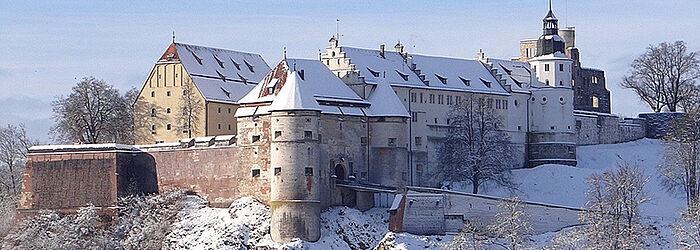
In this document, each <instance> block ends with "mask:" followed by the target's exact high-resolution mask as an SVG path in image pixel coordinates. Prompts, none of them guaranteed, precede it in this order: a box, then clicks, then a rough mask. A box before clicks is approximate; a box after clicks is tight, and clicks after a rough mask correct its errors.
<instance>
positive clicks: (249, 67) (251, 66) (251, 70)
mask: <svg viewBox="0 0 700 250" xmlns="http://www.w3.org/2000/svg"><path fill="white" fill-rule="evenodd" d="M243 62H244V63H245V65H246V66H248V70H250V72H253V73H255V69H254V68H253V65H250V63H248V61H246V60H245V59H244V60H243Z"/></svg>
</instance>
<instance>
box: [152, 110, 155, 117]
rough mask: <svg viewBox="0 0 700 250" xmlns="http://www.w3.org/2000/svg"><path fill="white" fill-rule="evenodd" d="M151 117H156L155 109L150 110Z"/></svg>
mask: <svg viewBox="0 0 700 250" xmlns="http://www.w3.org/2000/svg"><path fill="white" fill-rule="evenodd" d="M151 117H156V109H151Z"/></svg>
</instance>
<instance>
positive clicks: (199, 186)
mask: <svg viewBox="0 0 700 250" xmlns="http://www.w3.org/2000/svg"><path fill="white" fill-rule="evenodd" d="M247 151H250V150H246V149H243V150H242V149H240V148H238V147H217V148H191V149H178V150H168V151H152V152H149V154H150V155H152V156H153V158H154V160H155V164H156V172H157V176H158V177H157V179H158V188H159V189H160V190H167V189H172V188H185V189H188V190H191V191H193V192H195V193H197V194H198V195H200V196H201V197H202V198H204V199H206V200H208V201H209V202H210V203H211V204H212V205H214V206H228V205H229V204H230V203H231V202H232V201H233V200H235V199H237V198H240V197H243V196H250V197H254V198H256V199H258V200H260V201H263V202H268V201H269V200H270V194H269V192H270V184H269V182H268V181H267V179H266V178H264V177H262V176H264V173H261V177H257V178H253V177H252V176H251V169H250V167H249V166H247V164H245V163H246V162H247V161H248V160H244V159H243V158H245V157H242V156H241V155H243V154H246V155H247V154H248V152H247Z"/></svg>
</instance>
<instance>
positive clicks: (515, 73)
mask: <svg viewBox="0 0 700 250" xmlns="http://www.w3.org/2000/svg"><path fill="white" fill-rule="evenodd" d="M487 60H488V62H489V63H490V64H491V65H492V68H493V69H496V71H497V73H498V74H501V75H502V76H503V78H502V79H506V85H510V86H511V90H512V91H517V92H529V90H528V88H527V86H528V85H530V84H531V82H532V79H533V78H532V77H533V75H532V74H533V73H534V72H532V71H531V70H530V63H528V62H520V61H511V60H504V59H494V58H488V59H487Z"/></svg>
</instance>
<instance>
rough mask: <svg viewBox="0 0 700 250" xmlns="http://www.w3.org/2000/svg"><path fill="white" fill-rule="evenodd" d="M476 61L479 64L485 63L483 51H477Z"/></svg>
mask: <svg viewBox="0 0 700 250" xmlns="http://www.w3.org/2000/svg"><path fill="white" fill-rule="evenodd" d="M476 60H479V61H480V62H486V54H484V51H483V50H481V49H479V53H476Z"/></svg>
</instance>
